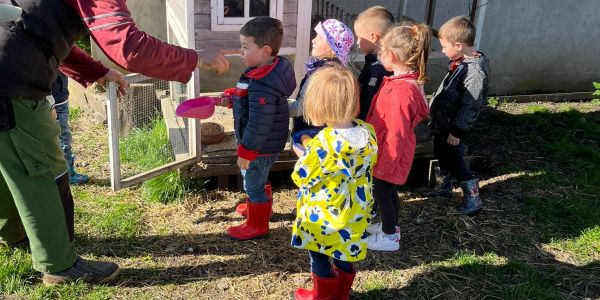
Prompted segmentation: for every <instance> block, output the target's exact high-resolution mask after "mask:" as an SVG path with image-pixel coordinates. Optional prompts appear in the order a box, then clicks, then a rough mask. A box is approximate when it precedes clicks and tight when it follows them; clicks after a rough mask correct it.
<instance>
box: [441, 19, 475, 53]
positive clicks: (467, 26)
mask: <svg viewBox="0 0 600 300" xmlns="http://www.w3.org/2000/svg"><path fill="white" fill-rule="evenodd" d="M438 36H439V38H440V39H444V40H447V41H449V42H451V43H463V44H465V45H467V46H473V43H475V26H473V23H471V20H469V18H467V17H465V16H457V17H454V18H452V19H450V20H448V21H447V22H446V23H444V25H442V27H440V31H439V32H438Z"/></svg>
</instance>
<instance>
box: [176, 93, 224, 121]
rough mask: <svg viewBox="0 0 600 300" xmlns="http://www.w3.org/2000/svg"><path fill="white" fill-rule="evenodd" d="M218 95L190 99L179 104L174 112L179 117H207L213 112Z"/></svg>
mask: <svg viewBox="0 0 600 300" xmlns="http://www.w3.org/2000/svg"><path fill="white" fill-rule="evenodd" d="M218 102H219V98H218V97H210V96H203V97H198V98H194V99H190V100H187V101H184V102H182V103H181V104H179V106H178V107H177V109H176V110H175V114H176V115H177V116H179V117H185V118H195V119H208V118H210V117H211V116H212V115H213V114H214V113H215V105H216V104H217V103H218Z"/></svg>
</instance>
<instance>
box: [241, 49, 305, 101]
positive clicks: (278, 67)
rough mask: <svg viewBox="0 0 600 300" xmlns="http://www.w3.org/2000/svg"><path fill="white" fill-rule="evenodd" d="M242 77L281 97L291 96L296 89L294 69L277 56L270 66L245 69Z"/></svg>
mask: <svg viewBox="0 0 600 300" xmlns="http://www.w3.org/2000/svg"><path fill="white" fill-rule="evenodd" d="M244 75H245V76H246V77H248V78H251V79H253V80H254V81H255V82H258V83H261V84H263V85H266V86H268V87H270V88H272V89H274V90H276V91H277V92H279V93H281V94H282V95H288V96H289V95H291V94H292V93H293V92H294V90H295V89H296V76H295V74H294V68H293V66H292V64H291V63H290V61H289V60H287V59H286V58H285V57H282V56H277V57H275V60H274V61H273V63H272V64H270V65H266V66H262V67H255V68H250V69H247V70H246V72H245V73H244Z"/></svg>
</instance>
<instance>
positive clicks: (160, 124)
mask: <svg viewBox="0 0 600 300" xmlns="http://www.w3.org/2000/svg"><path fill="white" fill-rule="evenodd" d="M120 145H121V149H120V150H121V159H122V162H123V163H124V164H125V165H127V167H129V168H132V169H133V170H134V172H141V171H146V170H150V169H152V168H155V167H158V166H161V165H164V164H167V163H170V162H173V161H174V157H173V149H172V148H171V144H170V142H169V137H168V135H167V127H166V125H165V122H164V121H163V119H162V118H154V119H153V120H152V122H151V123H150V124H149V125H148V126H147V127H146V128H135V129H133V130H132V131H131V132H130V133H129V134H128V135H127V136H125V137H124V138H122V139H121V142H120ZM187 187H188V183H187V182H185V181H184V180H183V179H182V178H181V176H180V174H179V172H177V171H171V172H167V173H164V174H162V175H160V176H158V177H156V178H153V179H150V180H147V181H145V182H144V183H143V184H142V185H141V188H142V193H143V195H144V197H145V198H146V199H148V200H150V201H153V202H162V203H169V202H173V201H178V200H181V199H182V198H183V196H184V195H185V192H186V190H187Z"/></svg>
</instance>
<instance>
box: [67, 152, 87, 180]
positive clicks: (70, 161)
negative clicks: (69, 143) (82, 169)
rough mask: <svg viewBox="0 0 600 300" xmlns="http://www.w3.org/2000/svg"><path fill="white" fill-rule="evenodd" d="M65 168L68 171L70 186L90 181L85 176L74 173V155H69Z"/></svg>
mask: <svg viewBox="0 0 600 300" xmlns="http://www.w3.org/2000/svg"><path fill="white" fill-rule="evenodd" d="M67 167H68V170H69V183H70V184H72V185H78V184H84V183H87V182H88V181H90V177H89V176H87V175H83V174H79V173H77V171H75V155H71V157H69V159H67Z"/></svg>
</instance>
